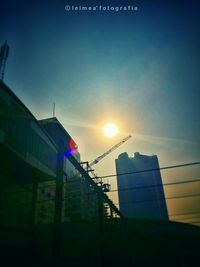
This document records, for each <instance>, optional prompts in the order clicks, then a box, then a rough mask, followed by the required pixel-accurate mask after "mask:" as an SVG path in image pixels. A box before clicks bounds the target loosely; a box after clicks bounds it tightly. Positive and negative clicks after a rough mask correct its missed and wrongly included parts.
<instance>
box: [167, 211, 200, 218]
mask: <svg viewBox="0 0 200 267" xmlns="http://www.w3.org/2000/svg"><path fill="white" fill-rule="evenodd" d="M188 214H200V211H196V212H194V211H191V212H187V213H175V214H170V215H169V216H171V217H175V216H185V215H188Z"/></svg>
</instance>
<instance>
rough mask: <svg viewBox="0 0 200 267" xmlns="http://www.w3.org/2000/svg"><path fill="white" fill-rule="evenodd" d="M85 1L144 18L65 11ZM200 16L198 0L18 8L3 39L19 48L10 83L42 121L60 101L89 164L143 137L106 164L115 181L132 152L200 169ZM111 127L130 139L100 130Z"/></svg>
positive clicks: (11, 10) (6, 8)
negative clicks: (126, 8)
mask: <svg viewBox="0 0 200 267" xmlns="http://www.w3.org/2000/svg"><path fill="white" fill-rule="evenodd" d="M76 3H78V5H81V4H82V5H86V4H87V5H92V6H93V5H94V6H95V5H98V4H101V5H105V6H107V5H112V4H113V3H114V4H113V5H114V6H118V5H121V4H123V5H128V4H133V5H135V6H137V7H138V11H135V12H132V13H131V12H98V11H97V12H93V13H92V12H66V11H65V5H67V4H70V5H71V4H73V5H75V4H76ZM1 5H2V4H1ZM199 8H200V4H199V1H189V0H188V1H182V0H179V1H178V0H177V1H176V0H160V1H159V0H146V1H139V0H138V1H134V0H129V1H127V0H123V1H111V0H107V1H106V0H105V1H103V0H99V1H96V0H90V1H88V0H79V1H73V0H71V1H68V0H65V1H63V0H61V1H53V0H52V1H9V0H8V1H6V2H5V3H4V4H3V7H2V6H1V11H0V12H1V16H0V41H1V43H2V42H4V40H8V43H9V45H10V47H11V51H10V56H9V59H8V62H7V69H6V75H5V82H6V83H7V85H8V86H10V87H11V89H12V90H13V91H14V92H15V93H16V94H17V96H18V97H19V98H20V99H21V100H22V101H23V102H24V103H25V104H26V105H27V106H28V107H29V108H30V110H31V111H32V113H33V114H34V115H35V116H36V117H37V118H38V119H41V118H46V117H50V116H51V115H52V106H53V102H55V103H56V116H57V117H58V119H59V120H60V121H61V122H62V123H63V125H64V126H65V128H66V129H67V130H68V131H69V133H70V134H71V135H72V136H73V137H74V138H75V140H76V141H77V143H78V145H79V150H80V153H81V155H82V158H83V160H91V159H93V158H95V157H96V156H99V155H100V154H101V153H103V152H104V151H105V150H107V149H108V148H110V147H111V146H112V145H113V144H115V143H116V142H118V141H119V140H120V139H121V138H123V137H124V136H125V135H126V134H128V133H133V135H134V136H133V137H132V139H131V140H130V141H128V142H127V143H126V144H125V145H123V147H121V148H119V149H118V150H117V151H115V152H114V153H113V154H112V155H110V156H109V157H108V158H107V160H106V161H104V162H103V161H102V163H99V165H98V166H97V168H96V169H97V172H98V174H99V175H103V174H108V173H113V172H114V171H115V167H114V159H115V158H116V157H117V156H118V154H119V153H121V152H124V151H127V152H128V153H129V154H130V155H132V154H133V153H134V152H135V151H140V152H141V153H144V154H157V155H158V157H159V161H160V165H161V166H166V165H169V164H175V163H184V162H191V161H198V160H199V159H200V120H199V118H200V108H199V102H200V88H199V86H200V73H199V72H200V54H199V48H200V38H199V23H200V21H199V20H200V19H199ZM109 120H110V121H114V122H116V123H117V124H118V125H119V127H120V130H121V132H122V134H121V135H120V136H117V137H116V138H114V139H106V138H104V137H103V136H102V133H101V131H100V127H102V125H103V124H104V122H106V121H109ZM185 173H186V174H185V175H186V177H185V178H194V177H188V173H189V175H190V176H191V173H192V172H191V170H190V172H188V173H187V171H186V172H185ZM171 175H172V174H169V175H168V176H166V180H167V179H168V178H169V177H170V178H171V179H172V176H171ZM173 175H174V177H173V179H175V176H176V175H175V173H174V174H173ZM193 175H194V176H195V177H196V178H197V175H199V169H198V170H196V171H195V172H194V174H193ZM179 177H181V178H183V177H184V175H182V176H180V174H179ZM164 178H165V176H164Z"/></svg>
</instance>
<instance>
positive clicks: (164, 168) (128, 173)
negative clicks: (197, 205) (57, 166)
mask: <svg viewBox="0 0 200 267" xmlns="http://www.w3.org/2000/svg"><path fill="white" fill-rule="evenodd" d="M199 164H200V161H197V162H191V163H185V164H179V165H172V166H167V167H161V168H154V169H147V170H141V171H134V172H124V173H118V174H110V175H104V176H97V177H96V178H100V179H104V178H111V177H116V176H122V175H130V174H138V173H144V172H154V171H161V170H167V169H174V168H181V167H189V166H193V165H199ZM92 179H95V178H92Z"/></svg>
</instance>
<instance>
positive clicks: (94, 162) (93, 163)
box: [89, 135, 132, 167]
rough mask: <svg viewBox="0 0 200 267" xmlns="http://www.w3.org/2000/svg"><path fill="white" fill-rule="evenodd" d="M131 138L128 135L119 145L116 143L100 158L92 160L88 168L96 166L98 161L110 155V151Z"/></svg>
mask: <svg viewBox="0 0 200 267" xmlns="http://www.w3.org/2000/svg"><path fill="white" fill-rule="evenodd" d="M131 137H132V136H131V135H129V136H127V137H126V138H124V139H122V140H121V141H120V142H119V143H117V144H116V145H114V146H113V147H111V148H110V149H109V150H108V151H106V152H105V153H103V154H102V155H101V156H99V157H97V158H96V159H94V160H92V161H91V162H90V163H89V165H90V167H91V166H93V165H95V164H97V163H98V162H99V161H100V160H102V159H103V158H105V157H106V156H107V155H108V154H110V153H111V152H112V151H114V150H115V149H117V148H118V147H119V146H121V145H122V144H124V143H125V142H126V141H128V140H129V139H130V138H131Z"/></svg>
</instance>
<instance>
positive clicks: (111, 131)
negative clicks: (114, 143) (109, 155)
mask: <svg viewBox="0 0 200 267" xmlns="http://www.w3.org/2000/svg"><path fill="white" fill-rule="evenodd" d="M103 132H104V134H105V135H106V136H107V137H113V136H115V135H116V134H118V132H119V130H118V128H117V126H116V125H115V124H113V123H108V124H106V125H105V126H104V127H103Z"/></svg>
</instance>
